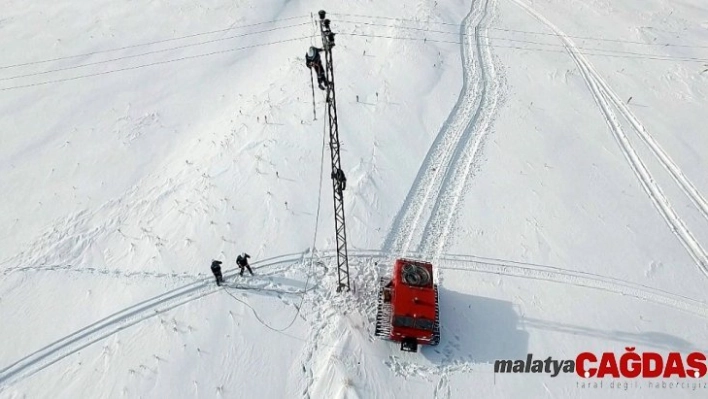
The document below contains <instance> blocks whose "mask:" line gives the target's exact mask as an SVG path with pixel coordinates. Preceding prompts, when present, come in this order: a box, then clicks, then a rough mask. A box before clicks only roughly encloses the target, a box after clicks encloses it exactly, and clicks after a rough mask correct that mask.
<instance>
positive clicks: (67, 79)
mask: <svg viewBox="0 0 708 399" xmlns="http://www.w3.org/2000/svg"><path fill="white" fill-rule="evenodd" d="M304 39H309V36H303V37H296V38H293V39H285V40H278V41H275V42H269V43H261V44H254V45H250V46H244V47H237V48H232V49H227V50H220V51H213V52H210V53H205V54H197V55H191V56H186V57H181V58H175V59H171V60H165V61H157V62H152V63H149V64H142V65H136V66H132V67H127V68H120V69H113V70H110V71H104V72H97V73H91V74H86V75H79V76H74V77H71V78H64V79H56V80H48V81H44V82H38V83H30V84H26V85H18V86H10V87H3V88H1V89H0V91H6V90H16V89H24V88H28V87H36V86H44V85H48V84H54V83H63V82H70V81H74V80H79V79H84V78H90V77H94V76H102V75H108V74H112V73H117V72H124V71H130V70H134V69H140V68H147V67H151V66H155V65H163V64H169V63H172V62H178V61H185V60H192V59H196V58H202V57H210V56H213V55H218V54H225V53H229V52H234V51H241V50H247V49H251V48H256V47H265V46H271V45H274V44H280V43H287V42H293V41H297V40H304Z"/></svg>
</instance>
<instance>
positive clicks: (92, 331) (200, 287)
mask: <svg viewBox="0 0 708 399" xmlns="http://www.w3.org/2000/svg"><path fill="white" fill-rule="evenodd" d="M277 258H281V257H275V258H274V259H277ZM302 260H303V255H302V254H301V255H299V256H296V257H285V258H281V259H279V260H276V261H273V262H270V263H263V261H261V262H253V265H254V266H256V265H257V264H259V263H260V264H261V265H260V267H259V269H260V268H263V267H272V266H276V265H282V264H290V263H294V262H300V261H302ZM236 273H237V271H232V272H230V273H225V277H226V278H232V277H235V275H236ZM266 277H267V276H266ZM267 285H268V284H265V285H264V284H256V285H253V284H243V283H240V284H231V283H229V287H231V288H233V289H249V290H261V291H264V292H267V291H272V292H274V293H276V294H280V295H282V294H284V293H286V294H302V293H303V292H301V290H287V289H283V288H282V287H274V289H270V287H268V286H267ZM316 286H317V285H314V286H313V287H312V288H315V287H316ZM220 290H221V288H220V287H217V286H215V284H214V283H213V280H212V278H211V277H209V278H202V279H201V280H200V281H197V282H194V283H191V284H187V285H185V286H182V287H179V288H176V289H174V290H171V291H168V292H166V293H164V294H162V295H158V296H156V297H153V298H150V299H148V300H146V301H143V302H140V303H138V304H136V305H133V306H131V307H129V308H126V309H123V310H121V311H119V312H116V313H114V314H112V315H110V316H107V317H105V318H103V319H101V320H99V321H97V322H95V323H93V324H91V325H88V326H86V327H84V328H82V329H80V330H78V331H76V332H74V333H72V334H69V335H67V336H65V337H64V338H61V339H59V340H57V341H55V342H53V343H51V344H49V345H47V346H45V347H44V348H41V349H39V350H37V351H36V352H34V353H31V354H29V355H27V356H25V357H23V358H22V359H20V360H17V361H16V362H14V363H12V364H10V365H9V366H7V367H5V368H3V369H1V370H0V391H2V390H3V389H4V388H5V387H6V386H7V385H10V384H12V383H15V382H17V381H20V380H22V379H25V378H27V377H30V376H32V375H33V374H35V373H37V372H39V371H41V370H43V369H45V368H47V367H49V366H51V365H52V364H54V363H56V362H58V361H60V360H62V359H64V358H66V357H68V356H70V355H72V354H74V353H76V352H78V351H79V350H81V349H83V348H85V347H87V346H90V345H93V344H95V343H97V342H99V341H101V340H103V339H105V338H107V337H109V336H111V335H113V334H116V333H118V332H120V331H122V330H125V329H126V328H128V327H131V326H133V325H135V324H138V323H140V322H142V321H145V320H147V319H150V318H152V317H155V316H157V315H160V314H162V313H165V312H167V311H169V310H172V309H175V308H177V307H179V306H182V305H185V304H187V303H190V302H192V301H194V300H196V299H200V298H204V297H206V296H208V295H211V294H214V293H216V292H220Z"/></svg>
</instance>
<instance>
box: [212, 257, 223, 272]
mask: <svg viewBox="0 0 708 399" xmlns="http://www.w3.org/2000/svg"><path fill="white" fill-rule="evenodd" d="M211 272H212V273H214V274H221V261H220V260H215V261H213V262H211Z"/></svg>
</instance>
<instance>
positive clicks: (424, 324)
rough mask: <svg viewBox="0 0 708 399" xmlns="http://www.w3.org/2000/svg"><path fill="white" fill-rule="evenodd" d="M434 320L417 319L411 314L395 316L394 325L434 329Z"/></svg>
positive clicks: (427, 329)
mask: <svg viewBox="0 0 708 399" xmlns="http://www.w3.org/2000/svg"><path fill="white" fill-rule="evenodd" d="M433 325H434V323H433V321H432V320H428V319H415V318H413V317H410V316H395V317H394V318H393V326H394V327H406V328H417V329H419V330H426V331H433Z"/></svg>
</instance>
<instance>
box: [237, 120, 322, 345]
mask: <svg viewBox="0 0 708 399" xmlns="http://www.w3.org/2000/svg"><path fill="white" fill-rule="evenodd" d="M322 122H323V123H322V150H321V154H320V180H319V191H318V194H317V213H316V216H315V232H314V234H313V237H312V247H311V251H310V270H309V271H308V273H307V280H305V288H304V289H303V290H302V293H301V294H300V303H299V304H298V305H297V306H296V307H295V309H297V311H296V312H295V314H294V315H293V317H292V319H291V320H290V322H289V323H288V324H287V325H286V326H285V327H282V328H275V327H273V326H271V325H270V324H268V323H267V322H266V321H264V320H263V319H261V317H260V316H259V315H258V312H257V311H256V309H254V308H253V307H252V306H251V305H249V304H248V303H246V302H245V301H243V300H241V299H239V298H237V297H236V296H235V295H233V294H232V293H231V292H229V291H228V290H227V289H226V287H228V286H224V291H225V292H226V293H227V294H229V296H231V297H232V298H233V299H235V300H237V301H239V302H241V303H242V304H244V305H246V306H247V307H249V308H250V309H251V311H252V312H253V315H254V316H255V317H256V319H257V320H258V322H260V323H261V324H262V325H264V326H265V327H267V328H268V329H270V330H273V331H275V332H283V331H285V330H287V329H289V328H290V327H292V325H293V324H294V323H295V320H297V317H298V316H299V315H300V310H301V309H302V304H303V303H304V302H305V295H306V294H307V291H308V289H307V286H308V285H309V284H310V279H311V278H312V274H313V273H312V270H313V269H314V267H313V266H314V264H315V262H314V256H315V245H316V243H317V232H318V230H319V223H320V205H321V203H322V182H323V180H324V178H323V176H324V159H325V148H326V143H327V120H326V119H325V118H323V119H322Z"/></svg>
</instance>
